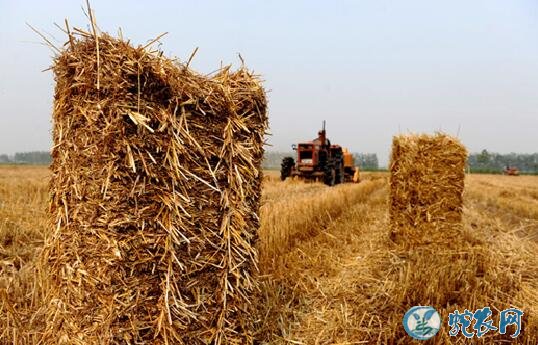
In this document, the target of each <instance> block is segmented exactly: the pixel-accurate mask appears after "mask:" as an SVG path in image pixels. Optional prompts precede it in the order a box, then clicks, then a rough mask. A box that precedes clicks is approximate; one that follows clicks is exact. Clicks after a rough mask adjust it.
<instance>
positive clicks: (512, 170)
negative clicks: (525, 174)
mask: <svg viewBox="0 0 538 345" xmlns="http://www.w3.org/2000/svg"><path fill="white" fill-rule="evenodd" d="M503 174H504V175H508V176H519V169H518V168H516V167H511V166H509V165H507V166H506V168H504V170H503Z"/></svg>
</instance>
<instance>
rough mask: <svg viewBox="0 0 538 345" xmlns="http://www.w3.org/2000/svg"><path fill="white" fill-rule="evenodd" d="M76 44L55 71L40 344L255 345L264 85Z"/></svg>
mask: <svg viewBox="0 0 538 345" xmlns="http://www.w3.org/2000/svg"><path fill="white" fill-rule="evenodd" d="M67 32H68V35H69V41H68V42H67V43H66V46H65V49H63V50H62V51H61V53H59V54H58V55H57V56H56V57H55V61H54V65H53V67H52V69H53V72H54V74H55V81H56V89H55V95H54V110H53V137H54V147H53V152H52V155H53V162H52V165H51V170H52V180H51V184H50V193H51V199H50V214H51V218H50V221H51V223H52V224H51V225H52V226H54V229H55V230H54V231H53V234H52V235H51V236H50V237H49V238H47V240H46V243H45V248H44V251H43V258H42V262H43V265H44V267H46V268H47V270H48V272H49V275H50V277H51V283H50V291H49V299H48V301H47V303H48V312H47V317H46V323H47V328H46V331H45V333H44V335H43V342H44V343H50V344H149V343H152V344H169V343H174V344H207V343H213V344H248V343H252V342H253V339H252V330H253V320H251V318H250V313H251V308H252V303H251V299H252V296H253V294H254V292H255V291H256V289H257V283H256V279H255V274H256V271H257V252H256V250H255V242H256V240H257V236H258V235H257V229H258V227H259V219H258V212H259V202H260V189H261V181H262V171H261V160H262V156H263V144H264V135H265V132H266V128H267V116H266V97H265V91H264V89H263V87H262V86H261V82H260V80H259V79H258V77H257V76H256V75H254V74H252V73H251V72H249V71H248V70H246V69H245V68H244V67H243V66H242V67H241V68H240V69H239V70H237V71H235V72H232V71H231V70H230V68H229V67H225V68H223V69H221V70H219V71H217V72H215V73H213V74H211V75H209V76H203V75H200V74H197V73H195V72H193V71H192V70H190V69H189V68H188V65H185V64H180V63H179V62H177V61H174V60H171V59H168V58H165V57H163V56H162V53H161V52H159V51H155V50H152V48H151V44H150V45H146V46H144V47H142V46H139V47H133V46H131V45H130V44H129V42H127V41H124V40H122V39H116V38H113V37H111V36H109V35H107V34H105V33H96V32H95V31H94V32H93V33H88V32H85V31H83V30H79V29H73V30H69V29H68V30H67Z"/></svg>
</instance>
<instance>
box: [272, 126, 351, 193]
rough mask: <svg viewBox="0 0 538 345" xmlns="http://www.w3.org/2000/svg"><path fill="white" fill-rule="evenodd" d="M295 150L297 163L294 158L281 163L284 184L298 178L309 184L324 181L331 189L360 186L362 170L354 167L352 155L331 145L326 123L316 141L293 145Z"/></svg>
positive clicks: (337, 146) (285, 159)
mask: <svg viewBox="0 0 538 345" xmlns="http://www.w3.org/2000/svg"><path fill="white" fill-rule="evenodd" d="M292 148H293V150H295V151H297V161H295V159H294V158H293V157H285V158H284V159H282V164H281V169H280V179H281V180H282V181H284V180H285V179H286V178H288V177H293V176H298V177H299V178H303V179H306V180H323V182H324V183H325V184H326V185H328V186H334V185H335V184H339V183H343V182H351V181H352V182H359V168H358V167H355V166H354V160H353V155H352V154H351V153H350V152H349V151H348V150H347V149H342V147H341V146H340V145H331V141H330V140H329V139H328V138H327V135H326V131H325V121H323V125H322V129H321V130H320V131H319V132H318V137H317V138H316V139H314V140H312V141H309V142H303V143H299V144H298V145H292Z"/></svg>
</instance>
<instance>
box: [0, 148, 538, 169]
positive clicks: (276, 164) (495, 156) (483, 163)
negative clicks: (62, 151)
mask: <svg viewBox="0 0 538 345" xmlns="http://www.w3.org/2000/svg"><path fill="white" fill-rule="evenodd" d="M295 155H296V153H295V152H271V151H268V152H266V153H265V156H264V160H263V163H262V166H263V168H264V169H269V170H275V169H276V170H279V169H280V163H281V162H282V158H284V157H288V156H291V157H295ZM353 158H354V159H355V165H358V166H359V167H360V168H361V170H379V168H380V167H379V160H378V158H377V154H375V153H353ZM51 161H52V159H51V156H50V152H48V151H31V152H17V153H15V154H14V155H6V154H0V163H8V164H9V163H10V164H50V162H51ZM467 163H468V170H470V172H476V173H501V172H502V170H503V169H504V168H506V167H507V166H510V167H516V168H518V169H519V170H520V171H521V172H523V173H532V174H538V153H530V154H529V153H508V154H501V153H495V152H489V151H487V150H482V152H479V153H471V154H470V155H469V159H468V161H467Z"/></svg>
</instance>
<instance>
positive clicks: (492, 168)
mask: <svg viewBox="0 0 538 345" xmlns="http://www.w3.org/2000/svg"><path fill="white" fill-rule="evenodd" d="M467 163H468V166H469V170H470V171H471V172H476V173H480V172H483V173H501V172H502V171H503V169H505V168H506V167H508V166H510V167H516V168H518V169H519V171H521V172H523V173H532V174H536V173H538V153H508V154H500V153H495V152H488V150H482V152H480V153H471V154H470V155H469V159H468V161H467Z"/></svg>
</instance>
